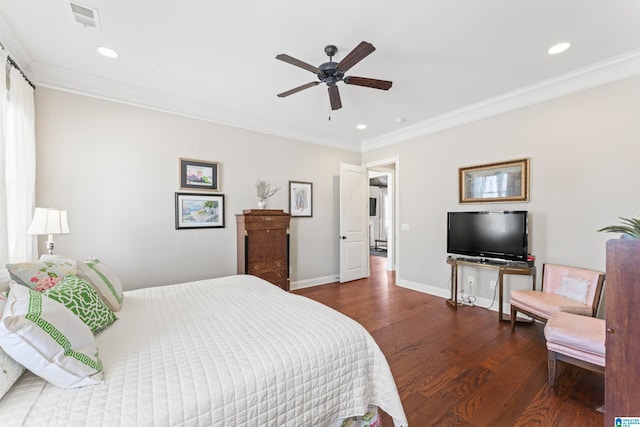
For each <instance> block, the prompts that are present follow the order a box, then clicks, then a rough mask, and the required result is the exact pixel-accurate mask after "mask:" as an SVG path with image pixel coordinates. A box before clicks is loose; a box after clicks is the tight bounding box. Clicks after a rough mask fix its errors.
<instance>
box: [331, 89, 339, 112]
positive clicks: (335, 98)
mask: <svg viewBox="0 0 640 427" xmlns="http://www.w3.org/2000/svg"><path fill="white" fill-rule="evenodd" d="M329 102H331V109H332V110H339V109H341V108H342V101H341V100H340V92H339V91H338V86H329Z"/></svg>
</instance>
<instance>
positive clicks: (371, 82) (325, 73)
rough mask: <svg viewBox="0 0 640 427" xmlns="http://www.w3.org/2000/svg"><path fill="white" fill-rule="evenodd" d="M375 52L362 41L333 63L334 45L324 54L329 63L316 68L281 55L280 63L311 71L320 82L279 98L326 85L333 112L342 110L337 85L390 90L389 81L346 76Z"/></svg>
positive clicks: (300, 87)
mask: <svg viewBox="0 0 640 427" xmlns="http://www.w3.org/2000/svg"><path fill="white" fill-rule="evenodd" d="M374 50H376V48H375V47H373V45H372V44H371V43H369V42H365V41H362V42H360V44H359V45H358V46H356V47H355V49H353V50H352V51H351V52H349V53H348V54H347V56H345V57H344V58H343V59H342V61H340V62H333V57H334V56H335V54H336V53H337V52H338V48H337V47H336V46H334V45H332V44H330V45H328V46H326V47H325V48H324V53H326V54H327V56H328V57H329V62H325V63H323V64H320V65H319V66H318V67H314V66H313V65H310V64H307V63H306V62H303V61H300V60H299V59H296V58H293V57H292V56H289V55H287V54H284V53H281V54H280V55H277V56H276V59H279V60H280V61H284V62H286V63H288V64H291V65H295V66H296V67H300V68H303V69H305V70H307V71H311V72H312V73H314V74H316V76H317V77H318V81H317V82H316V81H313V82H310V83H306V84H303V85H301V86H298V87H295V88H293V89H290V90H288V91H286V92H282V93H279V94H278V97H280V98H284V97H286V96H289V95H293V94H294V93H297V92H300V91H302V90H305V89H308V88H310V87H313V86H317V85H319V84H320V83H324V84H326V85H327V87H328V92H329V103H330V104H331V109H332V110H338V109H340V108H342V101H341V100H340V91H339V89H338V86H337V84H338V83H339V82H344V83H345V84H348V85H355V86H363V87H368V88H373V89H381V90H389V89H390V88H391V86H392V85H393V82H390V81H388V80H378V79H370V78H367V77H355V76H345V73H346V72H347V71H349V69H351V67H353V66H354V65H356V64H357V63H358V62H360V61H362V60H363V59H364V58H366V57H367V56H369V55H370V54H371V53H372V52H373V51H374Z"/></svg>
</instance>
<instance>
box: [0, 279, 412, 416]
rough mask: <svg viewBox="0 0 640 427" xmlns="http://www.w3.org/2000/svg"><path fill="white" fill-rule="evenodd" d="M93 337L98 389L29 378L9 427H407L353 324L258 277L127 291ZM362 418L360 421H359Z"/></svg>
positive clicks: (6, 410)
mask: <svg viewBox="0 0 640 427" xmlns="http://www.w3.org/2000/svg"><path fill="white" fill-rule="evenodd" d="M116 315H117V318H118V320H117V321H115V322H114V323H113V324H112V325H110V326H109V327H107V328H106V329H104V330H102V331H100V332H98V333H97V334H96V335H95V342H96V344H97V347H98V350H99V356H100V359H101V361H102V364H103V367H104V370H103V374H104V379H103V381H102V382H100V383H99V384H97V385H92V386H87V387H80V388H70V389H61V388H59V387H56V386H54V385H52V384H50V383H48V382H47V381H45V380H43V379H42V378H40V377H38V376H36V375H34V374H32V373H31V372H29V371H26V372H25V373H24V374H22V376H21V377H20V378H19V379H18V381H17V382H16V383H15V384H14V385H13V386H12V387H11V389H10V390H9V391H8V392H7V394H5V396H4V397H2V399H1V400H0V417H1V419H2V425H3V426H22V425H38V426H54V425H59V426H133V425H135V426H176V425H189V426H245V425H246V426H277V427H281V426H305V427H306V426H331V427H333V426H357V425H367V426H368V425H371V426H375V425H379V424H380V421H379V418H378V415H377V408H380V409H382V410H383V411H385V412H386V413H387V414H389V415H390V416H391V418H392V419H393V422H394V424H395V426H396V427H401V426H403V427H404V426H407V425H408V423H407V419H406V416H405V414H404V411H403V408H402V404H401V401H400V398H399V395H398V391H397V388H396V385H395V382H394V380H393V376H392V374H391V371H390V369H389V366H388V364H387V361H386V359H385V357H384V355H383V354H382V352H381V351H380V349H379V348H378V346H377V345H376V343H375V341H374V340H373V338H372V337H371V335H370V334H369V333H368V332H367V331H366V330H365V329H364V328H363V327H362V326H361V325H360V324H358V323H357V322H355V321H353V320H352V319H350V318H348V317H346V316H344V315H342V314H341V313H338V312H337V311H334V310H333V309H331V308H329V307H326V306H324V305H322V304H320V303H317V302H315V301H312V300H310V299H308V298H305V297H301V296H298V295H293V294H290V293H288V292H285V291H283V290H281V289H280V288H278V287H276V286H273V285H271V284H269V283H268V282H265V281H263V280H262V279H259V278H257V277H254V276H247V275H238V276H230V277H224V278H217V279H208V280H202V281H197V282H190V283H183V284H176V285H169V286H159V287H153V288H145V289H138V290H134V291H126V292H124V293H123V299H122V308H121V310H120V311H118V312H117V313H116ZM353 417H358V418H353Z"/></svg>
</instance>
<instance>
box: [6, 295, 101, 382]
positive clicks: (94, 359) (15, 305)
mask: <svg viewBox="0 0 640 427" xmlns="http://www.w3.org/2000/svg"><path fill="white" fill-rule="evenodd" d="M0 346H1V347H2V348H3V349H4V351H5V352H6V353H7V354H8V355H9V356H11V357H12V358H13V359H14V360H15V361H17V362H18V363H20V364H21V365H23V366H24V367H25V368H27V369H28V370H30V371H31V372H33V373H34V374H36V375H38V376H40V377H42V378H44V379H45V380H47V381H49V382H50V383H52V384H53V385H55V386H58V387H62V388H72V387H84V386H89V385H94V384H100V383H101V382H102V378H103V374H102V362H101V361H100V359H99V358H98V347H97V346H96V341H95V339H94V337H93V334H92V333H91V330H90V329H89V327H88V326H87V325H85V324H84V323H83V322H82V320H80V319H79V318H78V317H77V316H76V315H75V314H73V313H72V312H71V310H69V309H68V308H67V307H65V306H64V305H62V304H60V303H58V302H57V301H54V300H52V299H51V298H48V297H46V296H44V295H42V294H41V293H39V292H36V291H34V290H32V289H29V288H27V287H25V286H21V285H18V284H17V283H11V288H10V291H9V297H8V299H7V303H6V305H5V307H4V312H3V314H2V319H0Z"/></svg>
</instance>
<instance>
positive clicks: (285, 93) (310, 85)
mask: <svg viewBox="0 0 640 427" xmlns="http://www.w3.org/2000/svg"><path fill="white" fill-rule="evenodd" d="M319 84H320V82H311V83H306V84H303V85H302V86H298V87H295V88H293V89H291V90H288V91H286V92H282V93H279V94H278V97H280V98H284V97H285V96H289V95H293V94H294V93H297V92H300V91H301V90H305V89H309V88H310V87H314V86H317V85H319Z"/></svg>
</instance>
